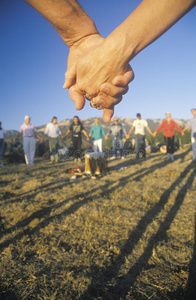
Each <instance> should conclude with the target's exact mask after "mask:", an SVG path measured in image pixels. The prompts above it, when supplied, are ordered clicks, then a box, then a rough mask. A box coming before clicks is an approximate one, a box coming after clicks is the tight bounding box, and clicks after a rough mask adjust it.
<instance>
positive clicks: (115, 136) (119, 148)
mask: <svg viewBox="0 0 196 300" xmlns="http://www.w3.org/2000/svg"><path fill="white" fill-rule="evenodd" d="M191 113H192V115H193V118H192V119H190V120H189V121H188V122H187V124H186V125H185V126H184V129H182V128H180V127H179V126H178V124H177V123H176V122H175V121H174V120H173V119H172V116H171V113H170V112H167V113H166V118H165V120H164V121H163V122H162V123H161V124H160V125H159V126H158V128H157V129H156V130H155V132H154V133H153V132H152V131H151V129H150V127H149V125H148V123H147V121H146V120H144V119H142V117H141V114H140V113H138V114H137V115H136V117H137V119H136V120H134V121H133V124H132V126H131V128H130V130H129V132H128V134H127V132H126V130H125V128H124V126H123V125H122V124H121V123H120V121H119V118H118V117H117V116H116V117H114V118H113V123H112V124H111V125H110V126H109V129H108V132H107V134H106V132H105V130H104V128H103V126H102V125H101V122H100V120H99V118H95V121H94V124H93V126H92V127H91V129H90V133H89V134H88V133H87V131H86V129H85V128H84V126H83V124H82V122H81V121H80V119H79V117H78V116H74V118H73V120H71V124H70V126H69V128H68V130H67V131H66V133H65V135H64V136H63V134H62V132H61V130H60V128H59V125H58V122H57V117H53V118H52V120H51V122H50V123H48V124H47V125H46V128H45V131H44V134H43V136H42V137H41V136H40V135H39V134H38V132H37V130H36V128H35V127H34V125H32V124H31V123H30V120H31V118H30V116H25V118H24V121H25V122H24V123H23V124H22V125H21V127H20V130H19V132H18V134H17V135H16V137H15V138H14V139H13V141H14V142H15V141H16V139H17V138H18V137H19V136H20V135H22V136H23V150H24V157H25V162H26V165H33V163H34V157H35V149H36V141H35V135H36V137H37V138H38V139H39V140H40V142H43V141H44V139H45V137H46V135H47V136H48V140H49V150H50V160H51V162H52V163H54V162H56V163H57V162H58V159H59V154H58V150H59V137H61V138H62V140H63V141H64V140H66V138H67V137H68V136H69V135H70V136H71V146H72V154H73V157H74V161H79V162H80V161H81V159H82V134H84V135H85V137H86V140H87V141H89V140H90V138H91V139H92V144H93V151H94V152H95V153H97V152H102V151H103V139H105V140H107V139H108V137H109V136H111V137H112V148H113V149H112V150H113V155H112V156H111V157H110V159H115V158H117V156H118V153H119V156H120V158H121V159H124V139H125V138H126V139H129V138H130V135H131V133H132V132H133V131H134V140H135V154H136V159H138V158H141V157H142V158H145V157H146V143H145V140H146V139H145V129H146V130H147V131H148V132H149V134H150V135H151V136H153V137H156V135H157V133H159V132H161V131H163V136H164V142H165V146H166V152H167V158H166V159H167V160H171V161H174V151H175V147H174V141H175V130H176V131H178V132H179V133H181V135H184V132H185V131H186V130H188V129H191V142H192V151H193V160H196V109H191ZM4 134H5V130H4V129H3V128H2V126H1V122H0V166H3V165H2V162H1V160H2V155H3V151H4Z"/></svg>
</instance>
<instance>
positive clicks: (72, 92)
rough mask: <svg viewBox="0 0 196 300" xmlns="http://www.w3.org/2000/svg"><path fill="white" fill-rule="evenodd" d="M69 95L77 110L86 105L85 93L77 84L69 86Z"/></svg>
mask: <svg viewBox="0 0 196 300" xmlns="http://www.w3.org/2000/svg"><path fill="white" fill-rule="evenodd" d="M69 96H70V98H71V100H72V101H73V102H74V103H75V108H76V109H77V110H81V109H82V108H83V107H84V105H85V97H84V95H83V93H82V92H81V91H80V90H79V89H78V88H77V87H76V85H72V86H71V87H70V88H69Z"/></svg>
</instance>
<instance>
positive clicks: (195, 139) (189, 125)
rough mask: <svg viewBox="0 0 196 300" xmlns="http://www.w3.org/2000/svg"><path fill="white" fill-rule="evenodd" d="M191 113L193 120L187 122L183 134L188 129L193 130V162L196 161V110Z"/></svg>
mask: <svg viewBox="0 0 196 300" xmlns="http://www.w3.org/2000/svg"><path fill="white" fill-rule="evenodd" d="M191 113H192V115H193V118H192V119H190V120H189V121H188V122H187V124H186V127H185V128H184V129H183V132H185V131H186V130H187V129H191V142H192V150H193V161H196V108H192V109H191Z"/></svg>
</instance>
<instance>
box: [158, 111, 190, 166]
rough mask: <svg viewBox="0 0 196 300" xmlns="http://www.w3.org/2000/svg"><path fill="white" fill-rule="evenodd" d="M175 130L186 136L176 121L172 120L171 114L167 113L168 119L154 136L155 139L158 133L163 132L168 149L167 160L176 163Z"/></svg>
mask: <svg viewBox="0 0 196 300" xmlns="http://www.w3.org/2000/svg"><path fill="white" fill-rule="evenodd" d="M174 129H175V130H177V131H178V132H180V133H181V134H182V135H184V132H183V130H182V129H181V128H180V127H179V126H178V124H177V123H176V122H175V121H174V120H172V117H171V113H170V112H167V113H166V119H165V120H164V121H163V122H162V123H161V124H160V125H159V127H158V128H157V129H156V130H155V132H154V134H153V135H154V137H155V136H156V134H157V133H158V132H160V131H161V130H163V136H164V141H165V144H166V148H167V160H171V161H174V136H175V131H174Z"/></svg>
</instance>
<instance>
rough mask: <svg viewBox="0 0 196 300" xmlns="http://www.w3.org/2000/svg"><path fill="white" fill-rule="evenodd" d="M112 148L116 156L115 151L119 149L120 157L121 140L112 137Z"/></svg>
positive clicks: (121, 149)
mask: <svg viewBox="0 0 196 300" xmlns="http://www.w3.org/2000/svg"><path fill="white" fill-rule="evenodd" d="M113 150H114V156H116V157H117V152H118V151H120V157H122V156H123V142H122V140H120V139H118V140H115V139H113Z"/></svg>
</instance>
